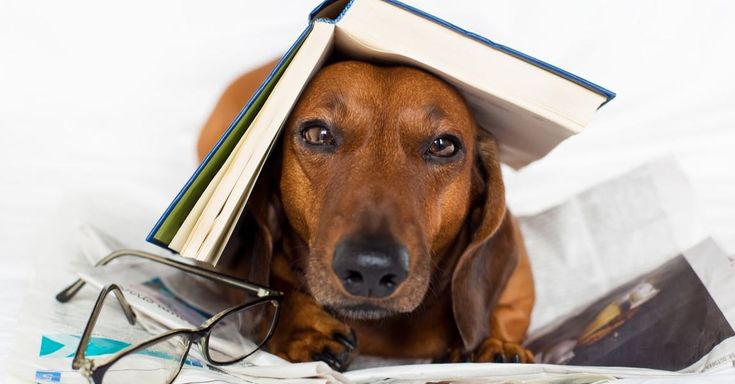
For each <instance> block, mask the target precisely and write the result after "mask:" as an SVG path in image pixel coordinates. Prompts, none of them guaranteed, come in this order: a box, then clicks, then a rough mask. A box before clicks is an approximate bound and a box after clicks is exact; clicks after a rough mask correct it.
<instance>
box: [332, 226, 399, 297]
mask: <svg viewBox="0 0 735 384" xmlns="http://www.w3.org/2000/svg"><path fill="white" fill-rule="evenodd" d="M332 269H333V270H334V272H335V273H336V274H337V276H338V277H339V278H340V280H342V286H344V287H345V290H347V292H349V293H351V294H353V295H355V296H364V297H385V296H388V295H390V294H391V293H393V291H395V290H396V288H398V286H399V285H400V284H401V283H402V282H403V280H405V279H406V276H407V275H408V251H406V248H405V247H404V246H402V245H400V244H398V243H397V242H396V241H395V240H393V239H392V238H390V237H388V236H375V235H373V236H363V235H358V236H350V237H348V238H346V239H344V240H342V241H340V242H339V244H337V247H336V248H335V250H334V257H333V258H332Z"/></svg>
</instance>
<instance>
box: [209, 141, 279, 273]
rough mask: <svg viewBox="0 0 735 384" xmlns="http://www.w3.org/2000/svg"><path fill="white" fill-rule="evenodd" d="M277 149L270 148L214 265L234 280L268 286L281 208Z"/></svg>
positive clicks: (277, 239) (277, 237)
mask: <svg viewBox="0 0 735 384" xmlns="http://www.w3.org/2000/svg"><path fill="white" fill-rule="evenodd" d="M280 150H281V146H280V145H279V146H278V147H276V148H274V149H273V151H272V153H271V155H270V156H269V158H268V160H267V161H266V163H265V165H264V166H263V170H262V171H261V172H260V175H259V176H258V180H257V182H256V184H255V187H254V188H253V191H252V193H251V194H250V198H249V199H248V203H247V205H246V207H245V211H244V212H243V213H242V215H241V216H240V220H239V221H238V223H237V225H236V227H235V230H234V232H233V234H232V236H231V237H230V240H229V243H228V244H227V247H226V248H225V251H224V253H223V255H222V257H221V258H220V262H219V263H218V264H217V266H218V268H220V267H222V268H224V269H225V270H227V271H228V272H230V273H232V274H234V275H235V276H237V277H240V278H243V279H245V280H248V281H250V282H253V283H256V284H261V285H268V283H269V277H270V264H271V258H272V256H273V248H274V245H275V244H277V243H278V241H280V239H281V235H282V232H281V231H282V225H283V222H284V214H283V208H282V205H281V198H280V195H279V192H278V191H279V190H278V178H279V176H280V174H281V155H280V153H279V152H280Z"/></svg>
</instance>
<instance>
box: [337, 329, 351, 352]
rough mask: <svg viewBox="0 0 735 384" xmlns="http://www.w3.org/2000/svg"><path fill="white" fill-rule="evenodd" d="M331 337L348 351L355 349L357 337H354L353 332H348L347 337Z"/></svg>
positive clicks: (340, 335) (338, 335) (339, 334)
mask: <svg viewBox="0 0 735 384" xmlns="http://www.w3.org/2000/svg"><path fill="white" fill-rule="evenodd" d="M332 337H333V338H334V339H335V340H337V341H339V342H340V343H342V344H343V345H344V346H345V347H346V348H347V349H348V350H349V351H354V350H355V348H357V335H355V331H353V330H350V335H349V336H345V335H343V334H341V333H335V334H334V335H333V336H332Z"/></svg>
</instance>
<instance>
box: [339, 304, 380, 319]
mask: <svg viewBox="0 0 735 384" xmlns="http://www.w3.org/2000/svg"><path fill="white" fill-rule="evenodd" d="M327 309H328V310H329V312H331V313H332V314H334V315H337V316H339V317H343V318H347V319H355V320H378V319H382V318H385V317H388V316H390V315H392V314H393V313H394V312H393V311H391V310H389V309H386V308H383V307H379V306H377V305H374V304H370V303H361V304H354V305H342V306H329V307H327Z"/></svg>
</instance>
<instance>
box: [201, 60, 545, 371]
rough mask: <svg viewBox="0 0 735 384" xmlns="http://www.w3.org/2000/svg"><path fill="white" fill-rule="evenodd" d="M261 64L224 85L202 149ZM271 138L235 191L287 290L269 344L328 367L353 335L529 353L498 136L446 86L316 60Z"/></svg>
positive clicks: (400, 346)
mask: <svg viewBox="0 0 735 384" xmlns="http://www.w3.org/2000/svg"><path fill="white" fill-rule="evenodd" d="M272 65H273V63H270V64H268V65H267V66H264V67H262V68H259V69H257V70H255V71H253V72H250V73H248V74H246V75H245V76H243V77H241V78H240V79H238V80H237V81H236V82H235V83H234V84H233V85H231V86H230V88H229V89H228V90H227V91H226V92H225V94H224V95H223V97H222V99H221V100H220V103H219V104H218V105H217V107H216V108H215V111H214V112H213V114H212V117H211V118H210V119H209V122H208V123H207V125H206V126H205V127H204V130H203V132H202V136H201V137H200V142H199V154H200V156H203V155H204V154H205V153H206V151H208V150H209V148H211V146H212V144H213V143H214V141H215V140H216V138H217V137H219V136H220V135H221V133H222V132H223V130H224V129H225V128H226V126H227V125H228V124H229V122H230V120H231V119H232V117H233V116H235V115H236V113H237V112H238V110H239V109H240V107H241V105H242V104H243V103H244V101H245V100H247V98H249V96H250V95H251V94H252V93H253V92H254V90H255V89H256V87H257V85H258V84H259V83H260V82H261V81H262V80H263V78H264V77H265V75H266V73H267V71H268V69H269V68H270V67H272ZM281 151H282V154H281V156H280V157H279V156H278V155H276V156H273V157H274V159H273V160H269V163H268V165H267V169H265V170H264V172H263V175H262V176H261V179H260V180H259V181H258V186H257V187H256V191H254V193H253V196H252V197H251V200H250V202H249V205H248V210H249V213H250V214H252V217H253V220H254V223H255V225H254V226H253V228H254V229H253V228H251V229H249V230H248V233H257V234H259V235H258V236H255V237H256V239H254V240H253V241H254V243H253V244H255V245H254V246H253V248H257V253H259V254H267V255H272V257H267V258H266V259H265V260H266V261H267V265H270V269H271V283H272V285H273V286H274V287H276V288H278V289H281V290H283V291H285V292H286V296H285V301H284V307H283V312H282V316H281V320H280V323H279V325H278V328H277V330H276V333H275V335H274V337H273V338H272V340H271V342H270V344H269V345H268V347H269V349H270V350H271V352H273V353H276V354H278V355H280V356H283V357H285V358H287V359H289V360H291V361H311V360H323V361H326V362H327V363H329V364H330V365H332V366H333V367H335V368H338V369H344V368H346V367H347V365H348V364H349V363H350V361H351V360H352V358H353V357H354V356H355V354H356V353H357V348H358V346H359V351H360V353H363V354H367V355H377V356H386V357H414V358H432V359H443V360H445V361H513V362H528V361H531V360H532V357H531V354H530V353H529V352H528V351H526V350H524V349H523V348H522V347H520V346H519V343H520V342H521V341H522V340H523V338H524V336H525V332H526V329H527V326H528V321H529V317H530V312H531V308H532V306H533V301H534V287H533V279H532V277H531V271H530V267H529V263H528V257H527V255H526V252H525V249H524V246H523V242H522V238H521V235H520V233H519V231H518V229H517V227H516V225H515V223H514V221H513V219H512V217H511V215H510V213H509V212H508V211H507V209H506V206H505V199H504V188H503V181H502V176H501V172H500V166H499V163H498V153H497V147H496V144H495V142H494V139H493V138H492V137H491V136H490V135H489V134H487V133H486V132H484V131H482V130H481V129H479V128H478V126H477V125H476V123H475V121H474V119H473V117H472V114H471V112H470V111H469V109H468V107H467V105H466V104H465V102H464V100H463V99H462V97H461V96H460V95H459V93H458V92H457V91H455V90H454V89H453V88H452V87H451V86H449V85H448V84H447V83H445V82H443V81H441V80H439V79H437V78H436V77H434V76H432V75H430V74H428V73H426V72H424V71H421V70H418V69H415V68H409V67H403V66H395V67H381V66H376V65H371V64H367V63H363V62H355V61H344V62H338V63H336V64H332V65H329V66H327V67H325V68H323V69H322V70H321V71H320V72H319V73H318V74H317V75H316V76H315V77H314V78H313V79H312V81H311V82H310V84H309V85H308V87H307V88H306V89H305V91H304V92H303V93H302V95H301V98H300V99H299V102H298V103H297V105H296V106H295V107H294V109H293V111H292V113H291V116H290V118H289V120H288V122H287V123H286V126H285V128H284V133H283V139H282V144H281ZM241 233H244V232H243V231H241ZM255 253H256V252H253V254H255ZM245 259H247V258H245ZM261 265H262V263H261ZM258 273H264V272H263V271H260V272H258ZM251 277H252V273H251Z"/></svg>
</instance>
